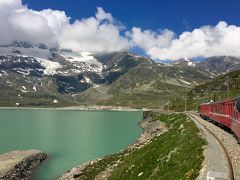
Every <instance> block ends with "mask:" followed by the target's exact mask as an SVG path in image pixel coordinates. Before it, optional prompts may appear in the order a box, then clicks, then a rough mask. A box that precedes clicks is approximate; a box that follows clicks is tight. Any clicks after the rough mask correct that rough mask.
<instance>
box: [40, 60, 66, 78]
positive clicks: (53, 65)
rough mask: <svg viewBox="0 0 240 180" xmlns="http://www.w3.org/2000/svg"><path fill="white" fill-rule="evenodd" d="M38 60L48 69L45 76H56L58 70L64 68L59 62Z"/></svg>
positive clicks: (45, 70)
mask: <svg viewBox="0 0 240 180" xmlns="http://www.w3.org/2000/svg"><path fill="white" fill-rule="evenodd" d="M36 60H37V61H38V62H39V63H40V64H41V65H42V66H44V67H45V68H46V69H44V74H46V75H53V74H56V73H57V69H59V68H61V67H62V66H61V65H60V64H59V63H58V62H53V61H50V60H47V59H42V58H36Z"/></svg>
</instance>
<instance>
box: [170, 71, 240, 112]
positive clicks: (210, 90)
mask: <svg viewBox="0 0 240 180" xmlns="http://www.w3.org/2000/svg"><path fill="white" fill-rule="evenodd" d="M228 78H229V89H230V91H229V95H230V98H233V97H236V96H239V95H240V70H238V71H234V72H230V73H228V74H226V75H222V76H219V77H216V78H214V79H212V80H211V81H209V82H206V83H204V84H201V85H198V86H195V87H194V88H192V89H191V90H190V91H189V92H188V93H187V94H185V96H182V97H177V98H176V99H175V100H173V101H172V102H171V104H170V108H171V109H173V110H176V111H183V110H184V103H185V102H184V98H185V97H187V98H186V99H187V110H197V107H198V105H199V104H201V103H203V102H206V101H209V100H211V99H212V100H214V98H215V100H216V101H224V100H226V98H227V79H228Z"/></svg>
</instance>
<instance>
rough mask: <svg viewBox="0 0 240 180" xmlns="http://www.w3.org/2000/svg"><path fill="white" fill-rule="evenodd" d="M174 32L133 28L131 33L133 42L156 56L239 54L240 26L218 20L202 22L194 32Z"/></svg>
mask: <svg viewBox="0 0 240 180" xmlns="http://www.w3.org/2000/svg"><path fill="white" fill-rule="evenodd" d="M173 34H174V33H173V32H171V31H169V30H164V31H162V32H160V33H156V32H152V31H149V30H147V31H142V30H141V29H139V28H132V31H131V32H128V35H129V36H130V37H131V38H132V42H133V44H134V45H136V46H139V47H141V48H142V49H143V50H145V52H146V53H147V54H148V55H149V56H150V57H151V58H153V59H160V60H178V59H179V58H194V57H210V56H221V55H229V56H240V27H237V26H234V25H227V23H226V22H223V21H221V22H219V23H218V24H217V25H216V26H214V27H213V26H203V27H201V28H199V29H194V30H193V31H192V32H183V33H182V34H181V35H180V36H179V37H178V38H173V37H174V36H173Z"/></svg>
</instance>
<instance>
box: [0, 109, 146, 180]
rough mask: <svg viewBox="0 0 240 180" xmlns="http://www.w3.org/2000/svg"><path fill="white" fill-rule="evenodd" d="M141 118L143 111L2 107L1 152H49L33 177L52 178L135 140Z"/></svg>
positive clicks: (0, 123) (41, 179)
mask: <svg viewBox="0 0 240 180" xmlns="http://www.w3.org/2000/svg"><path fill="white" fill-rule="evenodd" d="M141 118H142V112H141V111H132V112H129V111H71V110H50V109H49V110H0V153H1V154H2V153H5V152H8V151H12V150H27V149H39V150H41V151H43V152H45V153H47V154H48V158H47V160H45V161H44V162H43V163H42V164H41V166H40V167H38V168H37V169H36V170H35V171H34V174H33V179H36V180H52V179H56V178H57V177H59V176H61V175H62V174H64V173H65V172H67V171H68V170H70V169H71V168H73V167H74V166H78V165H80V164H81V163H83V162H86V161H88V160H92V159H95V158H98V157H102V156H104V155H107V154H111V153H116V152H118V151H119V150H121V149H124V148H126V147H127V146H128V145H129V144H131V143H134V142H135V141H136V139H137V138H138V137H139V136H140V134H141V133H142V129H141V127H140V126H139V125H138V122H139V121H140V120H141Z"/></svg>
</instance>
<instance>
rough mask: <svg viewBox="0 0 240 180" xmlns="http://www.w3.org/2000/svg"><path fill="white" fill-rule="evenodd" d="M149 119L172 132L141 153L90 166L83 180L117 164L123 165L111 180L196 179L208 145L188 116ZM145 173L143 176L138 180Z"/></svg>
mask: <svg viewBox="0 0 240 180" xmlns="http://www.w3.org/2000/svg"><path fill="white" fill-rule="evenodd" d="M148 116H151V118H152V119H153V120H160V121H162V122H164V123H165V124H166V125H167V127H168V128H169V130H168V132H166V133H164V134H162V135H160V136H158V137H155V138H154V139H153V140H152V141H151V142H150V143H149V144H147V145H145V146H144V147H143V148H141V149H134V150H132V151H130V152H129V151H127V150H125V151H123V152H121V153H119V154H114V155H110V156H107V157H106V158H104V159H102V160H100V161H98V162H97V163H96V164H94V165H89V166H88V167H87V168H86V169H85V170H84V171H83V175H82V176H81V179H93V178H94V177H95V176H96V175H97V174H98V173H99V172H101V171H103V170H104V169H106V168H107V167H109V166H110V165H113V164H116V163H117V162H120V163H119V165H118V166H117V167H116V168H115V169H114V171H113V172H112V174H111V177H110V178H109V179H147V178H150V179H195V178H196V177H197V176H198V173H199V170H200V169H201V164H202V162H203V159H204V157H203V153H202V152H203V145H204V144H205V141H204V140H203V139H202V138H201V137H200V136H199V130H198V128H197V127H196V126H195V124H194V123H193V122H192V121H190V120H188V118H187V116H186V115H184V114H172V115H160V114H159V113H155V112H150V113H149V114H148ZM181 127H182V128H181ZM141 172H142V175H141V176H138V175H139V173H141Z"/></svg>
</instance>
